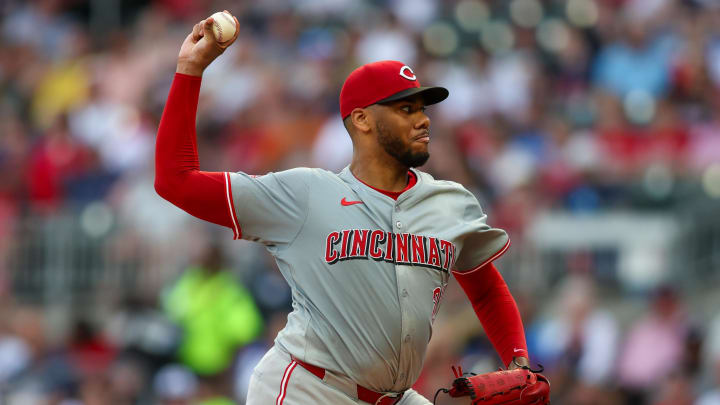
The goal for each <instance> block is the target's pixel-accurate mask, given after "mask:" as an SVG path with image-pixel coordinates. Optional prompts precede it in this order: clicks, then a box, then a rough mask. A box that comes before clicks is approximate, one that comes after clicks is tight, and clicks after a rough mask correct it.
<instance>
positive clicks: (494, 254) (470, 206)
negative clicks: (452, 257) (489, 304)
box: [455, 190, 510, 272]
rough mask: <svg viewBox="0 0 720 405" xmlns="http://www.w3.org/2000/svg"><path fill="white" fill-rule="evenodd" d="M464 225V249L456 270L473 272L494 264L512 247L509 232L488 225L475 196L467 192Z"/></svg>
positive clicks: (463, 214)
mask: <svg viewBox="0 0 720 405" xmlns="http://www.w3.org/2000/svg"><path fill="white" fill-rule="evenodd" d="M461 220H462V223H463V224H464V226H465V232H464V233H463V235H461V238H462V249H461V250H460V253H459V255H458V257H457V260H456V261H455V269H456V270H457V271H460V272H467V271H471V270H474V269H477V268H480V267H483V266H484V265H486V264H488V263H490V262H492V261H493V260H495V259H497V258H498V257H500V256H502V255H503V253H505V251H506V250H507V248H508V247H509V246H510V238H509V237H508V234H507V232H505V231H504V230H502V229H499V228H493V227H491V226H490V225H488V224H487V215H486V214H485V213H484V212H483V210H482V208H481V207H480V203H479V202H478V201H477V199H476V198H475V196H474V195H472V193H470V192H469V191H467V190H465V201H464V204H463V213H462V218H461Z"/></svg>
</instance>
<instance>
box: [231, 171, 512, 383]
mask: <svg viewBox="0 0 720 405" xmlns="http://www.w3.org/2000/svg"><path fill="white" fill-rule="evenodd" d="M413 172H414V173H415V174H416V176H417V183H416V184H415V185H414V186H413V187H412V188H410V189H409V190H407V191H405V192H404V193H402V194H401V195H400V197H398V199H397V200H394V199H392V198H391V197H388V196H387V195H385V194H383V193H380V192H378V191H377V190H375V189H373V188H371V187H368V186H367V185H365V184H364V183H362V182H361V181H359V180H358V179H357V178H355V176H354V175H353V174H352V173H351V172H350V170H349V168H345V169H343V170H342V171H341V172H340V173H339V174H336V173H332V172H328V171H326V170H321V169H308V168H297V169H292V170H287V171H283V172H278V173H270V174H267V175H264V176H250V175H246V174H244V173H230V174H229V178H230V186H231V187H230V190H228V191H229V195H231V196H232V201H231V203H232V205H233V206H234V209H235V214H236V215H237V217H236V218H237V221H238V224H239V227H240V232H241V233H242V237H243V238H244V239H248V240H252V241H257V242H260V243H263V244H265V246H267V249H268V250H269V251H270V253H271V254H272V255H273V256H274V257H275V259H276V261H277V263H278V266H279V268H280V271H281V272H282V274H283V276H284V277H285V279H286V280H287V282H288V283H289V285H290V287H291V289H292V296H293V311H292V312H291V313H290V315H289V316H288V322H287V325H286V326H285V328H284V329H283V330H282V331H281V332H280V333H279V334H278V336H277V339H276V342H275V343H276V344H277V345H279V346H281V347H282V348H283V349H285V350H286V351H288V352H289V353H291V354H292V355H294V356H295V357H296V358H298V359H300V360H302V361H305V362H308V363H310V364H314V365H316V366H320V367H323V368H325V369H327V370H330V371H333V372H336V373H341V374H344V375H346V376H348V377H349V378H350V379H352V380H353V381H355V382H356V383H357V384H360V385H362V386H365V387H367V388H369V389H371V390H375V391H378V392H385V391H395V392H398V391H404V390H406V389H408V388H409V387H410V386H411V385H412V384H413V383H414V382H415V380H417V378H418V376H419V375H420V372H421V370H422V365H423V360H424V358H425V350H426V348H427V344H428V342H429V340H430V336H431V335H432V323H433V321H434V318H435V314H436V313H437V310H438V307H439V305H440V300H441V298H442V294H443V291H444V289H445V286H446V285H447V282H448V279H449V274H450V273H449V272H450V270H452V269H454V268H457V269H460V270H466V269H470V268H474V267H477V266H479V265H482V264H484V263H487V262H489V261H491V260H493V259H494V258H496V257H498V256H499V255H501V254H502V253H503V252H504V251H505V249H507V246H508V237H507V234H506V233H505V231H503V230H500V229H496V228H492V227H490V226H488V225H487V224H486V216H485V214H484V213H483V211H482V209H481V208H480V205H479V204H478V202H477V200H476V199H475V197H474V196H473V195H472V194H471V193H470V192H468V191H467V190H466V189H465V188H463V187H462V186H461V185H459V184H457V183H454V182H449V181H439V180H435V179H433V177H432V176H430V175H429V174H427V173H423V172H421V171H418V170H414V169H413Z"/></svg>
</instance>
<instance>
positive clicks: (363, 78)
mask: <svg viewBox="0 0 720 405" xmlns="http://www.w3.org/2000/svg"><path fill="white" fill-rule="evenodd" d="M416 94H420V95H422V98H423V101H424V102H425V105H430V104H435V103H439V102H441V101H443V100H445V99H446V98H447V96H448V95H449V94H450V92H448V90H447V89H446V88H444V87H422V86H420V82H419V81H418V79H417V77H415V73H414V72H413V71H412V69H410V67H409V66H408V65H406V64H404V63H402V62H398V61H396V60H383V61H379V62H373V63H368V64H367V65H362V66H360V67H359V68H357V69H355V70H353V71H352V73H350V75H349V76H348V77H347V79H345V84H343V87H342V90H340V115H342V118H343V119H345V118H346V117H347V116H348V115H350V113H351V112H352V110H354V109H355V108H364V107H367V106H369V105H371V104H380V103H387V102H390V101H395V100H402V99H404V98H407V97H410V96H414V95H416Z"/></svg>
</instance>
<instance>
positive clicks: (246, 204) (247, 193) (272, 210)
mask: <svg viewBox="0 0 720 405" xmlns="http://www.w3.org/2000/svg"><path fill="white" fill-rule="evenodd" d="M311 175H312V170H311V169H307V168H296V169H291V170H286V171H282V172H276V173H268V174H266V175H263V176H251V175H248V174H245V173H242V172H238V173H229V179H230V184H229V187H230V190H229V196H230V197H229V198H230V199H231V201H230V204H231V206H232V207H233V210H234V213H235V214H236V221H237V224H238V226H239V228H240V229H239V232H240V234H241V235H242V238H243V239H247V240H251V241H256V242H261V243H264V244H266V245H282V244H289V243H291V242H292V241H293V240H294V239H295V237H296V236H297V234H298V233H299V232H300V230H301V229H302V226H303V224H304V223H305V219H306V218H307V216H308V210H309V207H308V200H309V195H310V177H311Z"/></svg>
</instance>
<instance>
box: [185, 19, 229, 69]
mask: <svg viewBox="0 0 720 405" xmlns="http://www.w3.org/2000/svg"><path fill="white" fill-rule="evenodd" d="M233 19H234V20H235V26H236V27H238V29H236V30H235V35H233V37H232V38H230V39H228V40H227V41H225V42H217V40H215V35H214V34H213V31H212V26H213V19H212V17H208V18H206V19H204V20H202V21H200V22H199V23H197V24H195V26H193V29H192V32H191V33H190V34H188V36H187V37H185V41H183V44H182V46H181V47H180V53H179V54H178V65H177V72H178V73H184V74H189V75H192V76H202V73H203V72H204V71H205V69H206V68H207V67H208V66H209V65H210V63H212V61H214V60H215V59H216V58H217V57H218V56H220V55H222V53H223V52H225V49H227V48H228V47H229V46H230V45H232V44H233V42H235V40H236V39H237V37H238V34H239V33H240V29H239V27H240V23H239V22H238V20H237V18H236V17H234V16H233Z"/></svg>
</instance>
